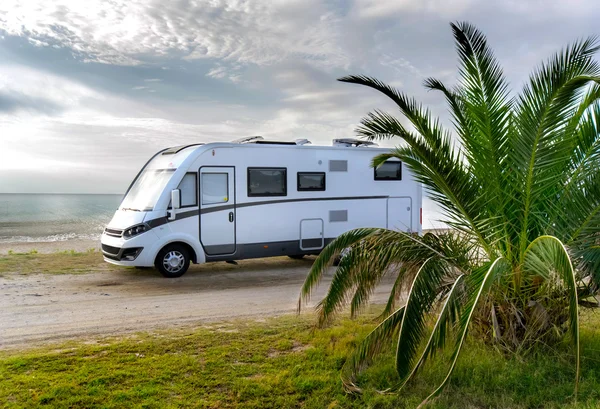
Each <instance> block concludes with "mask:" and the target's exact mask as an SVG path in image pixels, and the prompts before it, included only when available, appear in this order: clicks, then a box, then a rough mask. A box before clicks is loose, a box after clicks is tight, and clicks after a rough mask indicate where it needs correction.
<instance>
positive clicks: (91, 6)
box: [0, 0, 349, 67]
mask: <svg viewBox="0 0 600 409" xmlns="http://www.w3.org/2000/svg"><path fill="white" fill-rule="evenodd" d="M338 23H339V19H338V17H337V15H336V13H335V12H333V11H331V10H330V9H328V7H327V6H326V5H323V4H322V3H321V2H319V1H317V0H274V1H272V0H263V1H259V0H253V1H245V0H235V1H225V0H213V1H204V2H197V1H192V0H181V1H177V2H163V1H159V0H150V1H142V0H115V1H111V2H107V1H103V0H88V1H79V0H71V1H69V0H56V1H52V2H48V1H35V0H34V1H21V0H4V1H2V2H1V3H0V29H3V30H4V31H5V32H7V33H8V34H10V35H16V36H24V37H27V38H28V39H29V41H30V42H31V43H32V44H35V45H37V46H49V45H51V46H59V47H67V48H70V49H71V50H73V52H74V53H75V54H76V55H77V56H79V58H80V59H82V60H84V61H96V62H103V63H109V64H117V65H138V64H142V63H152V61H153V59H156V58H172V59H188V60H195V59H217V60H225V61H229V62H234V63H243V64H257V65H269V64H273V63H276V62H279V61H282V60H283V59H286V58H288V57H290V56H294V57H296V58H299V59H303V60H306V61H308V62H310V63H312V64H315V65H320V66H327V67H342V66H347V64H348V63H349V61H348V57H347V56H346V55H344V53H343V52H342V51H341V50H340V49H339V48H338V46H337V38H338V35H339V33H338V32H337V31H336V27H337V25H338Z"/></svg>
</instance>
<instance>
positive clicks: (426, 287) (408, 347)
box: [396, 257, 447, 380]
mask: <svg viewBox="0 0 600 409" xmlns="http://www.w3.org/2000/svg"><path fill="white" fill-rule="evenodd" d="M446 274H447V270H446V266H445V265H444V263H443V262H442V261H441V260H439V259H437V258H434V257H431V258H429V259H427V261H425V263H423V265H422V266H421V268H420V269H419V272H418V273H417V275H416V276H415V278H414V280H413V283H412V285H411V287H410V291H409V293H408V298H407V300H406V305H405V310H404V318H403V319H402V325H401V326H400V332H399V335H398V346H397V348H396V371H397V372H398V375H399V376H400V379H402V380H403V379H404V378H405V377H406V376H407V375H408V374H409V372H410V368H412V365H413V360H414V357H415V355H416V353H417V349H418V347H419V344H420V343H421V340H422V338H423V336H424V333H425V326H426V323H425V320H426V317H427V316H428V314H429V311H430V309H431V308H432V306H433V304H434V302H435V300H436V299H437V298H438V296H439V290H440V283H441V282H442V279H443V278H444V276H445V275H446Z"/></svg>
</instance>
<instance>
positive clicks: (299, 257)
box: [288, 254, 304, 260]
mask: <svg viewBox="0 0 600 409" xmlns="http://www.w3.org/2000/svg"><path fill="white" fill-rule="evenodd" d="M288 257H289V258H291V259H294V260H302V259H303V258H304V254H294V255H291V256H288Z"/></svg>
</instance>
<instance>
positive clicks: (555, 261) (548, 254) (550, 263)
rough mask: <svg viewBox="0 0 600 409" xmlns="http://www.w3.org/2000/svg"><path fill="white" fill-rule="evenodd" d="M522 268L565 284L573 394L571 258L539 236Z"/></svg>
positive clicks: (575, 320) (575, 336)
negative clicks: (555, 277)
mask: <svg viewBox="0 0 600 409" xmlns="http://www.w3.org/2000/svg"><path fill="white" fill-rule="evenodd" d="M523 268H524V270H525V271H526V272H527V273H529V274H530V275H532V276H542V277H544V278H545V279H546V280H549V279H550V278H551V276H552V274H554V273H556V274H558V276H559V277H560V279H561V280H562V281H563V282H564V283H565V284H566V286H567V291H568V295H569V324H570V330H571V338H572V341H573V345H574V346H575V351H576V352H575V357H576V358H575V359H576V373H575V394H577V389H578V385H579V360H580V348H579V307H578V297H577V278H576V276H575V271H574V270H573V265H572V263H571V258H570V257H569V253H568V252H567V250H566V248H565V246H564V245H563V244H562V243H561V241H560V240H559V239H557V238H556V237H553V236H541V237H538V238H537V239H535V240H534V241H533V242H531V244H530V245H529V247H527V250H526V252H525V255H524V257H523Z"/></svg>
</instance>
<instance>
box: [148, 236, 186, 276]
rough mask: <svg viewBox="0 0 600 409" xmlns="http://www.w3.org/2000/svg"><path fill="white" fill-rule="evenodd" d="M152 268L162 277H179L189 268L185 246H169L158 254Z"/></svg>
mask: <svg viewBox="0 0 600 409" xmlns="http://www.w3.org/2000/svg"><path fill="white" fill-rule="evenodd" d="M175 262H177V264H175ZM154 266H155V267H156V269H157V270H158V271H160V273H161V274H162V275H163V277H167V278H177V277H181V276H182V275H184V274H185V272H186V271H187V269H188V267H189V266H190V254H189V252H188V250H187V248H185V246H182V245H181V244H170V245H168V246H165V247H163V249H162V250H161V251H159V252H158V255H157V256H156V260H155V261H154Z"/></svg>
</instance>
